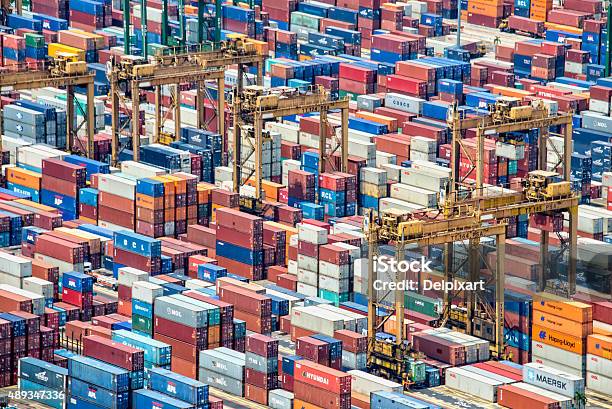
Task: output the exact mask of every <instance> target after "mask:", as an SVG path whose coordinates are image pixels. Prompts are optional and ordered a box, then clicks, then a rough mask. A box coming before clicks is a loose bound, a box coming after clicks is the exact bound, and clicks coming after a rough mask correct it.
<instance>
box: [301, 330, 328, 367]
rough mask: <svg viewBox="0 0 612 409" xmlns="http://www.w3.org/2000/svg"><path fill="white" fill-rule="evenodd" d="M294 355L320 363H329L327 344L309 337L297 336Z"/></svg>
mask: <svg viewBox="0 0 612 409" xmlns="http://www.w3.org/2000/svg"><path fill="white" fill-rule="evenodd" d="M295 353H296V355H299V356H301V357H303V358H305V359H308V360H309V361H312V362H316V363H318V364H321V365H328V364H329V358H330V356H329V344H328V343H327V342H324V341H320V340H318V339H314V338H311V337H299V338H298V339H297V340H296V347H295Z"/></svg>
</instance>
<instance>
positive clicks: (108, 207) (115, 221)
mask: <svg viewBox="0 0 612 409" xmlns="http://www.w3.org/2000/svg"><path fill="white" fill-rule="evenodd" d="M96 179H97V180H96V183H95V184H93V185H94V186H93V187H96V188H97V189H98V191H99V192H100V195H99V203H98V219H99V225H100V226H101V227H105V228H117V229H121V228H126V229H130V230H134V227H135V226H134V200H135V196H136V195H135V190H136V181H134V180H131V179H129V178H127V177H121V176H119V175H118V174H115V175H99V176H98V177H97V178H96Z"/></svg>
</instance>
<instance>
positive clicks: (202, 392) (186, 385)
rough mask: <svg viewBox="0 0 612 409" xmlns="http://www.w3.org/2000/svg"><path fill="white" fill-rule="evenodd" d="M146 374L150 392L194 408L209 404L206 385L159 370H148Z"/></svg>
mask: <svg viewBox="0 0 612 409" xmlns="http://www.w3.org/2000/svg"><path fill="white" fill-rule="evenodd" d="M147 374H148V382H147V388H148V389H150V390H152V391H156V392H160V393H163V394H165V395H168V396H170V397H172V398H174V399H178V400H181V401H183V402H187V403H189V404H191V405H193V406H195V407H200V406H206V405H207V404H209V397H210V396H209V394H208V385H206V384H204V383H202V382H199V381H196V380H193V379H190V378H187V377H185V376H182V375H179V374H177V373H174V372H171V371H168V370H167V369H161V368H154V369H150V370H148V371H147ZM209 407H210V406H209ZM211 409H212V407H211Z"/></svg>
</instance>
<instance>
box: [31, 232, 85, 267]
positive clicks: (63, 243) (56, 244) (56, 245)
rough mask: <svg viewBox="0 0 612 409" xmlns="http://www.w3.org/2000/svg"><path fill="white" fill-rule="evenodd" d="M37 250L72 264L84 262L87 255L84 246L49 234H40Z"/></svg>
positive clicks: (37, 240)
mask: <svg viewBox="0 0 612 409" xmlns="http://www.w3.org/2000/svg"><path fill="white" fill-rule="evenodd" d="M36 252H37V253H41V254H44V255H46V256H49V257H53V258H57V259H59V260H62V261H65V262H68V263H71V264H76V263H82V262H83V261H84V257H85V251H84V249H83V246H81V245H78V244H75V243H72V242H70V241H68V240H64V239H60V238H58V237H53V236H51V235H49V234H42V235H40V236H38V238H37V239H36Z"/></svg>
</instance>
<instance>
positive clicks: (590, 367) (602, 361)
mask: <svg viewBox="0 0 612 409" xmlns="http://www.w3.org/2000/svg"><path fill="white" fill-rule="evenodd" d="M586 360H587V362H586V367H587V372H593V373H596V374H600V375H612V360H610V359H606V358H604V357H601V356H597V355H593V354H587V356H586ZM587 386H588V385H587Z"/></svg>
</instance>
